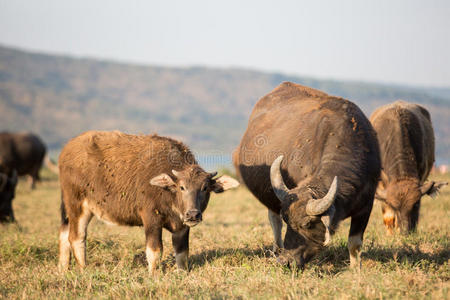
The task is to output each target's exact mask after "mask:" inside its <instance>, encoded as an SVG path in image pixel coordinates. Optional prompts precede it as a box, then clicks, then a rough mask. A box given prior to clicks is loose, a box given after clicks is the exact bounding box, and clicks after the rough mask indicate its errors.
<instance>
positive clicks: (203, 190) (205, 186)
mask: <svg viewBox="0 0 450 300" xmlns="http://www.w3.org/2000/svg"><path fill="white" fill-rule="evenodd" d="M207 189H208V185H207V184H205V185H203V187H202V192H206V190H207Z"/></svg>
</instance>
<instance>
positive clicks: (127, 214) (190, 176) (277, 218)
mask: <svg viewBox="0 0 450 300" xmlns="http://www.w3.org/2000/svg"><path fill="white" fill-rule="evenodd" d="M434 147H435V141H434V132H433V127H432V124H431V118H430V114H429V112H428V111H427V110H426V109H425V108H424V107H422V106H420V105H417V104H412V103H408V102H404V101H397V102H394V103H392V104H388V105H385V106H382V107H380V108H378V109H377V110H376V111H375V112H374V113H373V114H372V116H371V118H370V120H369V119H368V118H367V117H366V116H365V115H364V113H363V112H362V111H361V110H360V109H359V108H358V106H356V105H355V104H354V103H352V102H350V101H348V100H346V99H343V98H339V97H335V96H330V95H327V94H326V93H324V92H321V91H318V90H315V89H312V88H308V87H305V86H302V85H298V84H295V83H291V82H284V83H282V84H280V85H279V86H278V87H276V88H275V89H274V90H273V91H271V92H270V93H269V94H267V95H266V96H264V97H262V98H261V99H260V100H259V101H258V102H257V103H256V105H255V107H254V109H253V111H252V113H251V115H250V119H249V122H248V127H247V129H246V131H245V133H244V135H243V137H242V139H241V142H240V144H239V146H238V148H237V149H236V151H234V153H233V164H234V166H235V168H236V174H237V177H238V179H239V180H240V182H241V183H243V184H245V185H246V186H247V188H248V189H249V190H250V192H251V193H252V194H253V195H254V196H255V197H256V198H257V199H258V200H259V201H260V202H261V203H262V204H263V205H264V206H265V207H266V208H267V210H268V218H269V222H270V225H271V227H272V231H273V236H274V244H273V248H274V253H275V255H276V257H277V261H278V262H279V263H280V264H283V265H288V266H294V265H295V266H298V267H300V268H303V267H304V265H305V263H307V262H308V261H309V260H310V259H311V258H312V257H314V255H316V254H317V253H318V252H320V251H321V250H322V249H323V248H324V247H325V246H327V244H329V242H330V239H331V237H332V235H333V234H334V233H335V231H336V230H337V228H338V226H339V223H340V222H341V221H342V220H344V219H346V218H350V220H351V225H350V230H349V235H348V251H349V255H350V266H351V267H356V268H360V266H361V260H360V251H361V246H362V243H363V237H364V231H365V229H366V226H367V223H368V221H369V217H370V214H371V211H372V206H373V202H374V199H377V200H379V201H380V202H381V205H382V213H383V221H384V224H385V226H386V230H387V233H389V234H392V233H394V232H397V231H399V232H401V233H409V232H411V231H414V230H415V229H416V228H417V223H418V220H419V209H420V201H421V198H422V196H423V195H430V196H435V195H436V194H437V192H438V191H439V189H440V188H442V187H443V186H444V185H446V184H447V183H446V182H434V181H427V178H428V175H429V174H430V171H431V168H432V166H433V164H434ZM44 161H45V162H46V163H47V165H48V166H49V168H50V169H53V171H54V172H56V173H59V181H60V187H61V226H60V231H59V253H60V255H59V265H58V266H59V269H60V270H61V271H65V270H67V269H68V267H69V264H70V258H71V253H73V256H74V257H75V259H76V261H77V263H78V264H79V266H80V267H81V268H83V267H85V265H86V233H87V227H88V224H89V221H90V220H91V219H92V217H93V216H96V217H97V218H98V219H101V220H102V221H104V222H106V223H110V224H118V225H128V226H143V227H144V232H145V238H146V257H147V262H148V268H149V271H150V273H154V272H155V270H156V268H157V267H158V265H159V260H160V257H161V254H162V249H163V245H162V230H163V229H166V230H168V231H169V232H171V233H172V244H173V248H174V251H175V261H176V265H177V267H178V268H180V269H188V254H189V231H190V228H191V227H193V226H195V225H197V224H199V223H200V222H201V221H202V214H203V212H204V211H205V209H206V207H207V205H208V202H209V198H210V194H211V192H213V193H222V192H224V191H227V190H229V189H232V188H236V187H238V186H239V182H238V181H237V180H236V179H233V178H232V177H230V176H227V175H222V176H217V172H213V173H209V172H206V171H205V170H204V169H203V168H202V167H201V166H200V165H199V164H198V162H197V161H196V159H195V157H194V155H193V153H192V152H191V150H190V149H189V148H188V147H187V146H186V145H185V144H183V143H181V142H179V141H177V140H174V139H171V138H169V137H162V136H158V135H156V134H154V135H131V134H125V133H121V132H118V131H112V132H106V131H89V132H85V133H83V134H81V135H79V136H77V137H75V138H73V139H71V140H70V141H69V142H68V143H67V144H66V145H65V146H64V148H63V149H62V151H61V154H60V156H59V161H58V169H57V170H55V165H54V164H52V163H51V161H50V160H49V158H48V156H46V147H45V145H44V143H43V142H42V141H41V139H40V138H39V137H38V136H36V135H34V134H31V133H8V132H4V133H0V223H9V222H15V218H14V213H13V210H12V200H13V198H14V193H15V188H16V186H17V182H18V177H19V176H23V175H28V176H29V180H30V186H31V188H34V187H35V184H36V181H38V180H39V170H40V168H41V166H42V164H43V163H44ZM283 221H284V223H286V226H287V230H286V234H285V237H284V240H283V238H282V236H281V232H282V227H283Z"/></svg>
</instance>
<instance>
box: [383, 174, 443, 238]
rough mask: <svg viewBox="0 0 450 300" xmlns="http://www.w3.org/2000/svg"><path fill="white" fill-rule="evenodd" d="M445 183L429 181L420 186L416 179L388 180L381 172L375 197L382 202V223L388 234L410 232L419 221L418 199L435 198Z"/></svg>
mask: <svg viewBox="0 0 450 300" xmlns="http://www.w3.org/2000/svg"><path fill="white" fill-rule="evenodd" d="M446 184H447V182H435V181H429V182H427V183H425V184H423V185H420V183H419V181H418V180H417V179H413V178H405V179H401V180H389V178H388V176H387V175H386V173H385V172H381V181H380V184H379V185H378V189H377V192H376V195H375V198H376V199H377V200H380V201H382V202H383V203H382V211H383V221H384V224H385V226H386V229H387V231H388V233H389V234H392V233H393V232H394V231H400V232H402V233H408V232H412V231H414V230H415V229H416V227H417V223H418V221H419V209H420V199H421V198H422V196H424V195H429V196H431V197H435V196H436V195H437V193H438V192H439V189H440V188H442V187H443V186H445V185H446Z"/></svg>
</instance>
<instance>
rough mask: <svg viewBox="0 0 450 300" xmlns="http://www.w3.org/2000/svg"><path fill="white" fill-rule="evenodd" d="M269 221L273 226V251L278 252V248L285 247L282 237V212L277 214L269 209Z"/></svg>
mask: <svg viewBox="0 0 450 300" xmlns="http://www.w3.org/2000/svg"><path fill="white" fill-rule="evenodd" d="M269 222H270V226H271V227H272V232H273V237H274V244H273V252H277V251H278V249H282V248H283V239H282V237H281V229H282V228H283V220H281V217H280V214H277V213H275V212H273V211H271V210H270V209H269Z"/></svg>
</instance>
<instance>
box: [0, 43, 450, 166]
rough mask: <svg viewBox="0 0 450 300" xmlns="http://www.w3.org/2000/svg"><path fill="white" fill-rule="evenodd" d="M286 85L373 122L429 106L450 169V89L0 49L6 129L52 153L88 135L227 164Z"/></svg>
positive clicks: (1, 125) (1, 122)
mask: <svg viewBox="0 0 450 300" xmlns="http://www.w3.org/2000/svg"><path fill="white" fill-rule="evenodd" d="M283 81H293V82H296V83H300V84H303V85H307V86H310V87H313V88H317V89H320V90H323V91H325V92H327V93H329V94H332V95H337V96H342V97H344V98H347V99H349V100H351V101H353V102H355V103H356V104H358V105H359V106H360V107H361V108H362V110H363V111H364V112H365V113H366V114H367V115H368V116H369V115H370V113H372V111H373V110H374V109H375V108H376V107H378V106H380V105H383V104H386V103H389V102H392V101H394V100H396V99H404V100H407V101H411V102H416V103H420V104H423V105H424V106H425V107H427V108H428V109H429V110H430V112H431V114H432V119H433V124H434V127H435V131H436V143H437V158H438V160H439V161H440V162H450V151H449V149H450V121H449V119H450V88H442V89H432V88H415V87H406V86H390V85H382V84H374V83H363V82H348V81H332V80H317V79H312V78H305V77H297V76H288V75H283V74H271V73H263V72H258V71H252V70H243V69H210V68H199V67H192V68H166V67H158V66H138V65H131V64H122V63H116V62H109V61H102V60H95V59H79V58H70V57H65V56H55V55H46V54H37V53H31V52H25V51H21V50H16V49H11V48H6V47H0V116H1V117H0V130H14V131H18V130H31V131H33V132H36V133H38V134H40V135H41V136H42V137H43V138H44V140H45V141H46V143H47V144H48V145H49V147H50V148H52V149H59V148H60V147H61V146H62V145H63V144H64V143H65V142H66V141H67V140H68V139H70V138H71V137H73V136H76V135H78V134H79V133H81V132H83V131H85V130H89V129H103V130H112V129H119V130H122V131H126V132H132V133H152V132H158V133H160V134H163V135H170V136H174V137H178V138H181V139H183V140H184V141H185V142H187V143H188V145H189V146H190V147H191V148H193V149H195V150H196V151H197V152H199V153H205V152H208V153H217V155H219V156H220V154H229V153H231V151H232V150H233V149H234V148H235V147H236V146H237V144H238V143H239V140H240V138H241V136H242V134H243V132H244V130H245V128H246V125H247V120H248V117H249V114H250V111H251V109H252V107H253V105H254V104H255V103H256V101H257V100H258V99H259V98H260V97H262V96H263V95H265V94H267V93H268V92H270V91H271V90H272V89H273V88H274V87H275V86H277V85H278V84H279V83H281V82H283Z"/></svg>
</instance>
